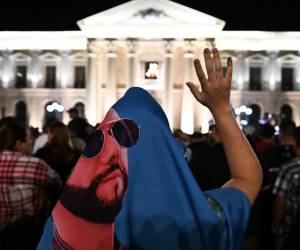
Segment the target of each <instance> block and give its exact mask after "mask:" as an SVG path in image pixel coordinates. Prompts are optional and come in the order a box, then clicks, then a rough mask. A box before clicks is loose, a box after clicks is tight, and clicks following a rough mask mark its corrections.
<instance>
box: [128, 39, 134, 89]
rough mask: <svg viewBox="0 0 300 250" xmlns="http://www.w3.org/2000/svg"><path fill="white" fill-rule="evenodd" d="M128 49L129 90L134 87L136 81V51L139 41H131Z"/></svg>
mask: <svg viewBox="0 0 300 250" xmlns="http://www.w3.org/2000/svg"><path fill="white" fill-rule="evenodd" d="M127 48H128V82H127V86H126V87H127V88H129V87H131V86H134V85H135V81H136V67H137V62H136V49H137V40H135V39H129V40H128V41H127Z"/></svg>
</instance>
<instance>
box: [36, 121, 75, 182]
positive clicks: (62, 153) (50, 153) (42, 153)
mask: <svg viewBox="0 0 300 250" xmlns="http://www.w3.org/2000/svg"><path fill="white" fill-rule="evenodd" d="M70 140H71V136H70V131H69V128H68V127H67V126H66V125H65V124H63V123H62V122H58V121H57V122H52V123H51V124H50V125H49V127H48V141H47V143H46V145H45V146H44V147H42V148H40V149H39V150H38V151H37V152H36V153H35V155H34V156H35V157H38V158H40V159H43V160H44V161H45V162H47V164H48V165H49V166H50V167H51V168H52V169H54V170H55V171H56V172H57V173H58V174H59V175H60V178H61V179H62V181H63V183H65V182H66V180H67V178H68V177H69V175H70V173H71V171H72V169H73V167H74V166H75V164H76V162H77V160H78V158H79V156H80V154H81V152H80V151H76V150H74V149H72V148H71V146H70Z"/></svg>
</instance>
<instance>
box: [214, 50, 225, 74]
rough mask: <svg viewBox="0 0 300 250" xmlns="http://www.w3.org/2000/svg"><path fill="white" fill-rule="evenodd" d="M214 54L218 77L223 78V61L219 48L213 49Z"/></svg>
mask: <svg viewBox="0 0 300 250" xmlns="http://www.w3.org/2000/svg"><path fill="white" fill-rule="evenodd" d="M213 55H214V63H215V70H216V78H217V79H222V78H223V69H222V63H221V58H220V53H219V51H218V49H216V48H214V49H213Z"/></svg>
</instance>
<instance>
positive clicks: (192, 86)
mask: <svg viewBox="0 0 300 250" xmlns="http://www.w3.org/2000/svg"><path fill="white" fill-rule="evenodd" d="M186 85H187V86H188V87H189V89H190V91H191V92H192V94H193V96H194V97H195V98H196V99H197V100H198V101H199V102H201V99H202V98H201V92H200V90H199V89H198V88H197V86H196V85H195V84H193V83H192V82H187V83H186Z"/></svg>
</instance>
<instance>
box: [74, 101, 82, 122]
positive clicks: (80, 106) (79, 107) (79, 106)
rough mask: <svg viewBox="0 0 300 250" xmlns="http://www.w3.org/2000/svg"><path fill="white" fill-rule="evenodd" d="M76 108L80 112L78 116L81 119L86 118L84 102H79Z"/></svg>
mask: <svg viewBox="0 0 300 250" xmlns="http://www.w3.org/2000/svg"><path fill="white" fill-rule="evenodd" d="M74 107H75V108H76V109H77V110H78V116H79V117H81V118H85V114H84V104H83V103H82V102H77V103H76V104H75V106H74Z"/></svg>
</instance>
